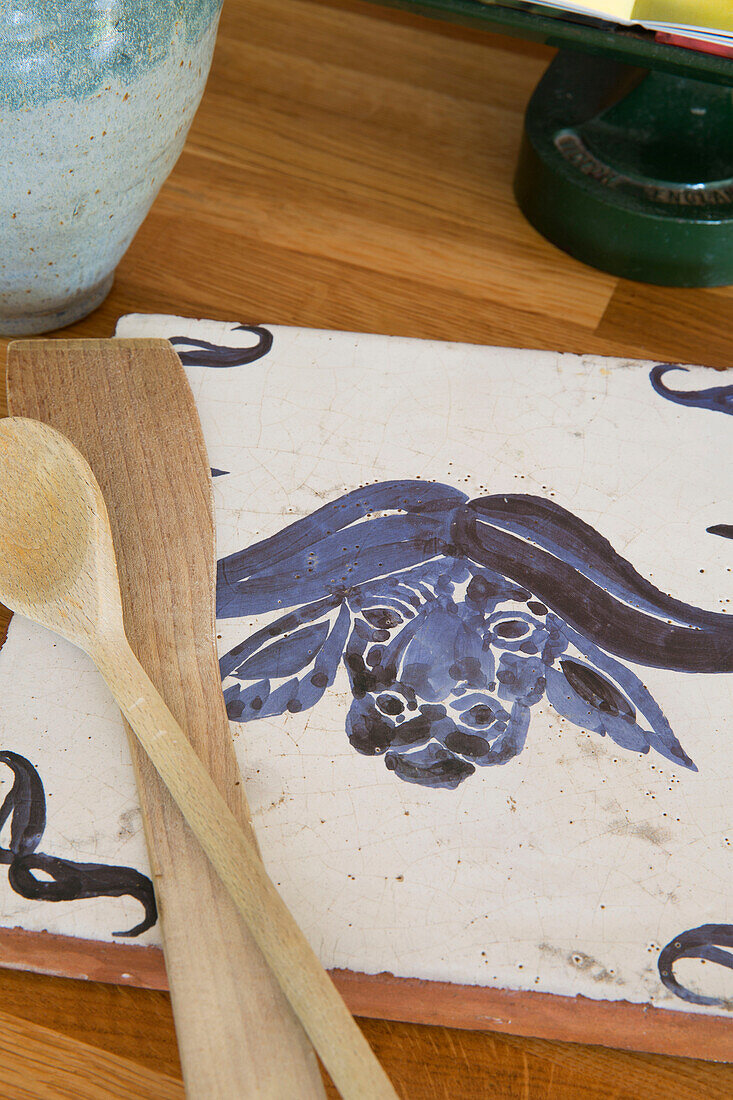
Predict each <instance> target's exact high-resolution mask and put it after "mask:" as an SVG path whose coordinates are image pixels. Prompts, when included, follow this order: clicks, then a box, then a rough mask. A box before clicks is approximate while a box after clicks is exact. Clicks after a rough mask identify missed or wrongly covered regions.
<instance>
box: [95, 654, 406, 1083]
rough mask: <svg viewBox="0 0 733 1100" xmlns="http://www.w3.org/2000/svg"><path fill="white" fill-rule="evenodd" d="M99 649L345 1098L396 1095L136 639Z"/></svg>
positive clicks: (112, 682) (127, 710)
mask: <svg viewBox="0 0 733 1100" xmlns="http://www.w3.org/2000/svg"><path fill="white" fill-rule="evenodd" d="M91 656H92V657H93V659H94V661H95V663H96V665H97V667H98V668H99V670H100V672H101V673H102V675H103V676H104V678H105V680H106V681H107V684H108V686H109V688H110V690H111V692H112V694H113V695H114V697H115V699H116V700H117V703H118V705H119V707H120V709H121V711H122V713H123V714H124V715H125V717H126V718H127V721H128V722H129V724H130V726H131V727H132V729H133V730H134V732H135V734H136V736H137V737H138V739H139V741H140V744H141V745H142V746H143V748H144V749H145V751H146V753H147V754H148V756H149V757H150V759H151V761H152V762H153V764H154V765H155V767H156V769H157V770H158V773H159V775H160V776H161V778H162V780H163V782H164V783H165V785H166V786H167V787H168V790H169V791H170V792H171V794H172V796H173V798H174V799H175V801H176V802H177V804H178V806H179V807H180V809H181V811H182V813H183V816H184V817H185V818H186V820H187V822H188V823H189V825H190V826H191V828H192V830H193V832H194V833H195V835H196V837H197V838H198V840H199V842H200V843H201V846H202V847H203V849H204V851H205V852H206V854H207V855H208V857H209V859H210V860H211V862H212V864H213V866H214V867H215V868H216V870H217V872H218V874H219V875H220V877H221V880H222V882H223V883H224V885H225V886H226V888H227V890H228V891H229V893H230V894H231V896H232V898H233V899H234V902H235V903H236V905H237V908H238V909H239V911H240V912H241V913H242V915H243V917H244V919H245V920H246V922H247V925H248V927H249V929H250V931H251V932H252V935H253V937H254V938H255V940H256V942H257V944H258V945H259V947H260V950H261V951H262V953H263V955H264V956H265V959H266V960H267V962H268V963H269V965H270V967H271V969H272V971H273V973H274V974H275V976H276V977H277V980H278V982H279V983H280V986H281V988H282V989H283V991H284V993H285V995H286V997H287V998H288V1000H289V1002H290V1004H291V1006H292V1008H293V1010H294V1011H295V1013H296V1015H297V1016H298V1018H299V1019H300V1021H301V1023H302V1025H303V1027H304V1028H305V1030H306V1032H307V1034H308V1036H309V1038H310V1040H311V1042H312V1043H313V1046H314V1047H315V1049H316V1051H317V1052H318V1054H319V1055H320V1057H321V1060H322V1062H323V1064H324V1065H325V1067H326V1069H327V1070H328V1072H329V1073H330V1075H331V1078H332V1080H333V1082H334V1084H335V1085H336V1087H337V1088H338V1090H339V1091H340V1093H341V1095H342V1096H343V1097H344V1100H396V1095H397V1094H396V1093H395V1091H394V1089H393V1088H392V1085H391V1084H390V1082H389V1080H388V1078H387V1076H386V1074H385V1072H384V1070H383V1069H382V1067H381V1066H380V1064H379V1062H378V1061H377V1059H376V1058H375V1057H374V1055H373V1053H372V1051H371V1048H370V1047H369V1044H368V1043H367V1041H366V1039H365V1038H364V1036H363V1035H362V1033H361V1031H360V1030H359V1027H358V1026H357V1024H356V1023H355V1021H354V1020H353V1018H352V1016H351V1014H350V1013H349V1011H348V1009H347V1008H346V1005H345V1004H344V1002H343V1000H342V999H341V997H340V995H339V994H338V993H337V991H336V989H335V987H334V985H333V983H332V982H331V980H330V978H329V977H328V975H327V974H326V972H325V970H324V969H323V967H322V966H321V964H320V962H319V961H318V959H317V957H316V955H315V953H314V952H313V950H312V948H311V947H310V945H309V944H308V941H307V940H306V938H305V936H304V935H303V933H302V932H301V931H300V929H299V928H298V926H297V924H296V923H295V921H294V920H293V918H292V916H291V915H290V912H289V911H288V909H287V907H286V906H285V903H284V902H283V900H282V898H281V897H280V895H279V894H278V892H277V890H276V889H275V887H274V886H273V884H272V882H271V881H270V879H269V877H268V875H267V873H266V871H265V869H264V866H263V864H262V861H261V860H260V858H259V855H258V852H257V849H256V848H255V845H254V844H253V842H252V840H250V839H249V837H247V836H246V835H245V834H244V833H243V831H242V829H241V828H240V827H239V825H238V823H237V821H236V819H235V817H234V815H233V814H232V813H231V811H230V809H229V807H228V806H227V804H226V802H225V801H224V799H223V798H222V796H221V795H220V793H219V791H218V790H217V788H216V786H215V785H214V783H213V781H212V780H211V777H210V776H209V773H208V772H207V770H206V768H205V767H204V765H203V764H202V763H201V761H200V760H199V758H198V756H197V755H196V753H195V752H194V750H193V749H192V748H191V744H190V742H189V741H188V739H187V737H186V735H185V734H184V732H183V730H182V729H181V727H180V726H179V725H178V723H177V722H176V720H175V719H174V717H173V715H172V714H171V713H170V711H169V710H168V708H167V706H166V705H165V703H164V702H163V700H162V699H161V697H160V695H159V694H158V692H157V690H156V688H155V687H154V686H153V684H152V682H151V681H150V679H149V678H148V676H147V674H146V673H145V671H144V669H143V668H142V666H141V665H140V663H139V661H138V660H137V658H136V657H135V655H134V653H133V652H132V650H131V649H130V647H129V645H128V643H127V639H126V638H125V637H124V635H122V636H116V637H113V638H109V639H106V640H105V642H104V645H103V647H102V648H101V649H100V650H99V651H98V652H96V653H92V654H91Z"/></svg>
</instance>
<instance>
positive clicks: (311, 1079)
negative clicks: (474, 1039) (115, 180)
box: [8, 340, 325, 1100]
mask: <svg viewBox="0 0 733 1100" xmlns="http://www.w3.org/2000/svg"><path fill="white" fill-rule="evenodd" d="M8 404H9V408H10V410H11V412H12V414H13V415H18V416H27V417H32V418H34V419H37V420H42V421H44V422H45V423H47V424H50V425H52V426H53V427H55V428H57V429H58V430H59V431H60V432H62V433H63V434H64V435H66V436H67V437H68V438H69V439H71V440H72V442H73V443H75V445H76V446H77V447H78V448H79V450H80V451H81V452H82V454H83V455H84V456H85V458H86V459H87V461H88V462H89V464H90V466H91V467H92V470H93V471H94V474H95V476H96V478H97V480H98V481H99V483H100V485H101V488H102V491H103V493H104V497H105V501H106V503H107V509H108V512H109V517H110V524H111V528H112V533H113V539H114V545H115V550H116V553H117V560H118V566H119V570H120V581H121V590H122V600H123V608H124V616H125V628H126V632H127V635H128V638H129V640H130V643H131V645H132V648H133V649H134V651H135V652H136V654H137V656H138V659H139V660H140V661H141V663H142V665H143V666H144V668H145V669H146V671H147V673H148V675H149V676H150V677H151V679H152V680H153V682H154V684H155V685H156V687H157V688H158V690H159V691H160V692H161V693H162V695H163V696H164V698H165V699H166V701H167V703H168V705H169V707H170V709H171V710H172V712H173V714H174V716H175V718H176V719H177V720H178V721H179V723H180V724H181V725H182V726H183V729H184V730H185V731H186V733H187V734H188V737H189V739H190V741H191V744H192V745H193V747H194V749H195V750H196V752H197V753H198V755H199V756H200V757H201V759H202V760H203V761H204V763H205V764H206V767H207V768H208V770H209V772H210V774H211V775H212V777H213V778H214V781H215V782H216V784H217V786H218V787H219V790H220V792H221V794H222V795H223V796H224V798H225V799H226V801H227V803H228V805H229V807H230V809H231V810H232V812H233V813H234V815H235V817H236V818H237V820H238V821H239V823H240V825H242V827H243V828H245V829H250V823H249V813H248V810H247V806H246V802H245V798H244V793H243V789H242V785H241V781H240V774H239V769H238V767H237V763H236V759H235V756H234V750H233V747H232V742H231V737H230V733H229V726H228V721H227V717H226V711H225V709H224V703H223V699H222V693H221V683H220V678H219V670H218V663H217V655H216V649H215V641H214V584H215V560H214V559H215V553H214V528H213V507H212V492H211V481H210V472H209V463H208V458H207V455H206V448H205V445H204V441H203V436H202V433H201V427H200V424H199V420H198V414H197V412H196V407H195V405H194V402H193V397H192V395H191V391H190V388H189V386H188V382H187V379H186V376H185V373H184V371H183V368H182V367H181V364H180V361H179V360H178V357H177V356H176V354H175V352H174V351H173V349H172V347H171V346H170V344H168V343H167V342H166V341H163V340H157V341H152V340H151V341H145V340H143V341H118V340H100V341H95V340H88V341H51V340H36V341H23V342H19V343H16V344H14V345H12V346H11V348H10V351H9V355H8ZM128 732H129V731H128ZM130 751H131V754H132V759H133V763H134V766H135V773H136V777H137V786H138V793H139V797H140V803H141V808H142V811H143V819H144V821H145V822H146V838H147V844H148V853H149V856H150V866H151V869H152V874H153V881H154V885H155V893H156V897H157V900H158V906H159V909H160V912H161V915H162V918H163V922H162V923H163V930H164V950H165V959H166V969H167V972H168V981H169V985H170V990H171V996H172V998H173V1008H174V1013H175V1019H176V1033H177V1036H178V1044H179V1048H180V1054H181V1062H182V1066H183V1073H184V1079H185V1082H186V1089H187V1093H188V1095H189V1096H190V1097H192V1098H196V1100H199V1098H200V1100H213V1098H219V1097H221V1098H229V1097H237V1098H240V1097H252V1098H254V1097H257V1098H270V1097H277V1098H282V1100H294V1098H296V1097H297V1098H303V1100H310V1098H313V1100H315V1098H319V1097H323V1096H324V1095H325V1094H324V1090H323V1085H322V1082H321V1078H320V1073H319V1070H318V1065H317V1062H316V1058H315V1056H314V1054H313V1052H312V1049H311V1047H310V1044H309V1043H308V1041H307V1038H306V1036H305V1034H304V1032H303V1030H302V1028H301V1027H300V1025H299V1024H298V1022H297V1021H296V1019H295V1017H294V1015H293V1013H292V1010H291V1009H290V1006H289V1004H288V1003H287V1001H286V999H285V997H284V995H283V994H282V992H281V990H280V989H279V987H278V985H277V983H276V981H275V979H274V977H273V976H272V974H271V972H270V970H269V969H268V967H267V965H266V964H265V962H264V959H263V957H262V955H261V953H260V951H259V948H258V947H257V946H256V944H255V942H254V940H253V939H252V936H251V934H250V933H249V931H248V929H247V927H246V925H245V923H244V921H243V919H242V918H241V916H240V915H239V913H238V911H237V909H236V907H235V905H234V903H233V902H232V900H231V898H230V897H229V895H228V893H227V892H226V890H225V889H224V887H223V885H222V883H221V881H220V879H219V878H218V876H217V875H216V874H215V873H214V871H213V869H212V868H211V866H210V864H209V862H208V860H207V858H206V856H205V855H204V853H203V851H202V849H201V848H200V846H199V844H198V843H197V841H196V839H195V837H194V836H193V834H192V832H191V831H190V829H189V828H188V826H187V825H186V823H185V822H184V820H183V817H182V815H181V813H180V811H179V810H178V808H177V806H176V805H175V803H174V802H173V799H172V798H171V796H170V795H169V793H168V791H167V790H166V788H165V786H164V785H163V783H162V782H161V780H160V779H159V777H158V775H157V774H156V772H155V770H154V768H153V767H152V766H151V764H150V761H149V760H148V758H147V757H146V755H145V753H144V752H143V750H142V749H141V748H140V747H139V745H138V743H137V741H136V740H135V738H134V737H133V736H132V734H130ZM250 835H252V834H251V832H250Z"/></svg>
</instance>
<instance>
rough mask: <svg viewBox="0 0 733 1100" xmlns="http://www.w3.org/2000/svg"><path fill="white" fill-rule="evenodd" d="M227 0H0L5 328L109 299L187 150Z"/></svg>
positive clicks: (35, 323) (0, 264) (23, 327)
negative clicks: (146, 221) (158, 198)
mask: <svg viewBox="0 0 733 1100" xmlns="http://www.w3.org/2000/svg"><path fill="white" fill-rule="evenodd" d="M220 8H221V3H220V0H156V2H155V3H152V2H147V0H145V2H143V0H70V2H69V0H66V2H65V0H55V2H47V0H43V2H40V0H10V2H6V3H3V2H2V0H0V157H1V158H2V162H3V174H2V179H1V180H0V225H1V226H2V230H1V231H0V245H1V246H2V247H1V248H0V333H9V334H20V333H31V332H43V331H48V330H50V329H54V328H59V327H61V326H62V325H65V324H69V323H71V322H72V321H74V320H76V319H78V318H79V317H82V316H84V314H86V313H88V312H89V311H90V310H92V309H94V308H95V307H96V306H97V305H98V304H99V303H100V302H101V301H102V300H103V298H104V297H105V295H106V294H107V292H108V291H109V288H110V286H111V285H112V279H113V275H114V269H115V267H116V265H117V263H118V262H119V260H120V258H121V257H122V255H123V254H124V252H125V250H126V249H127V247H128V245H129V244H130V241H131V240H132V238H133V236H134V234H135V233H136V231H137V229H138V228H139V226H140V224H141V222H142V220H143V218H144V217H145V215H146V214H147V212H148V210H149V208H150V206H151V204H152V202H153V199H154V198H155V196H156V194H157V192H158V190H159V189H160V187H161V185H162V183H163V181H164V180H165V178H166V177H167V175H168V173H169V172H170V171H171V169H172V167H173V165H174V164H175V162H176V160H177V159H178V156H179V154H180V152H181V149H182V147H183V142H184V140H185V137H186V134H187V132H188V128H189V126H190V124H191V120H192V118H193V115H194V113H195V111H196V108H197V106H198V103H199V101H200V99H201V94H202V92H203V88H204V84H205V82H206V77H207V74H208V70H209V65H210V63H211V55H212V52H213V47H214V41H215V37H216V28H217V23H218V17H219V11H220Z"/></svg>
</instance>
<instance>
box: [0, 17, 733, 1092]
mask: <svg viewBox="0 0 733 1100" xmlns="http://www.w3.org/2000/svg"><path fill="white" fill-rule="evenodd" d="M551 57H552V52H551V51H550V50H547V49H545V48H542V47H538V46H534V45H531V44H526V43H521V42H517V41H513V40H510V39H507V38H501V37H498V36H493V35H489V34H481V33H477V32H469V31H465V30H463V29H461V28H455V27H451V26H449V25H446V24H443V23H439V22H432V21H428V20H423V19H419V18H417V17H412V16H409V15H405V14H398V13H393V12H389V11H387V10H384V9H381V8H379V7H377V6H374V5H371V4H366V3H358V2H355V0H226V2H225V6H224V12H223V15H222V23H221V33H220V38H219V43H218V46H217V52H216V55H215V59H214V67H213V70H212V76H211V79H210V82H209V86H208V90H207V93H206V96H205V98H204V101H203V103H202V107H201V110H200V112H199V115H198V116H197V119H196V121H195V123H194V127H193V129H192V131H191V135H190V137H189V141H188V143H187V146H186V149H185V151H184V154H183V156H182V158H181V160H180V162H179V164H178V166H177V168H176V170H175V171H174V173H173V175H172V176H171V178H170V180H169V181H168V183H167V184H166V186H165V187H164V189H163V192H162V193H161V195H160V198H159V199H158V201H157V202H156V204H155V206H154V207H153V209H152V211H151V213H150V215H149V217H148V219H147V221H146V222H145V225H144V226H143V227H142V229H141V231H140V233H139V234H138V236H137V238H136V240H135V241H134V242H133V245H132V247H131V249H130V251H129V252H128V254H127V256H126V257H125V258H124V260H123V261H122V263H121V265H120V268H119V271H118V278H117V282H116V285H115V288H114V290H113V292H112V295H111V296H110V298H109V299H108V300H107V302H106V303H105V304H104V306H103V307H102V308H101V309H100V310H99V311H98V312H97V313H96V314H95V315H94V316H93V317H91V318H89V319H87V320H86V321H84V322H82V323H81V324H80V325H77V326H75V327H74V328H73V329H72V330H69V331H68V332H67V333H64V335H85V336H109V335H110V334H111V332H112V330H113V327H114V323H115V321H116V318H117V317H118V316H119V315H120V314H122V313H125V312H130V311H142V312H166V313H170V312H173V313H183V314H187V315H190V316H202V317H214V318H220V319H222V320H233V319H236V320H240V321H248V322H256V321H262V322H271V323H280V324H294V325H308V326H313V327H319V328H329V327H332V328H341V329H350V330H361V331H373V332H382V333H390V334H393V335H404V336H415V337H421V336H422V337H429V338H435V339H445V340H466V341H471V342H476V343H486V344H505V345H509V346H524V347H537V348H550V349H556V350H562V351H574V352H580V353H584V352H588V353H597V354H608V355H619V356H628V357H636V358H653V359H665V360H666V359H673V360H674V359H676V360H678V361H680V360H681V361H688V362H700V363H708V364H710V365H713V366H719V367H730V366H733V343H732V342H731V339H730V332H731V320H732V319H733V290H732V289H731V288H721V289H716V290H673V289H663V288H658V287H647V286H642V285H640V284H633V283H625V282H620V281H618V280H616V279H613V278H611V277H609V276H606V275H604V274H602V273H599V272H595V271H593V270H591V269H590V268H586V267H584V266H582V265H581V264H578V263H576V262H575V261H573V260H572V259H570V258H568V257H567V256H565V255H563V254H562V253H561V252H558V251H557V250H556V249H554V248H553V247H552V246H551V245H549V244H548V243H547V242H546V241H544V240H543V239H542V238H540V237H539V236H538V235H537V234H536V233H535V232H534V231H533V230H532V229H531V228H530V227H529V226H528V225H527V224H526V223H525V222H524V220H523V219H522V217H521V215H520V214H519V212H518V211H517V209H516V207H515V204H514V201H513V197H512V193H511V180H512V175H513V171H514V165H515V160H516V153H517V150H518V146H519V138H520V133H521V122H522V114H523V111H524V108H525V106H526V103H527V100H528V98H529V96H530V94H531V92H532V91H533V89H534V86H535V84H536V83H537V80H538V79H539V77H540V76H541V74H542V72H543V71H544V69H545V67H546V65H547V63H548V62H549V60H550V59H551ZM0 1003H2V1004H3V1006H4V1009H5V1010H6V1011H7V1012H9V1013H12V1014H13V1015H15V1016H17V1017H19V1018H21V1019H28V1020H30V1021H35V1022H39V1023H41V1022H45V1023H47V1025H48V1026H50V1027H53V1028H54V1029H55V1030H57V1031H59V1032H61V1033H65V1034H67V1035H70V1036H73V1037H76V1038H78V1039H81V1040H85V1041H87V1042H89V1043H91V1044H92V1045H94V1046H96V1047H98V1048H103V1049H105V1050H108V1051H111V1052H113V1053H117V1054H120V1055H122V1056H127V1057H130V1058H134V1059H135V1060H136V1061H138V1062H139V1063H140V1064H142V1065H145V1066H147V1067H150V1068H153V1069H158V1070H160V1071H163V1072H166V1073H170V1074H176V1073H177V1072H179V1070H178V1067H177V1060H176V1049H175V1040H174V1035H173V1028H172V1022H171V1016H170V1009H169V1004H168V999H167V995H166V994H164V993H159V992H154V991H144V990H135V989H128V988H123V987H117V986H107V985H98V984H94V983H88V982H72V981H66V980H63V979H50V978H45V977H42V976H38V975H33V974H21V973H17V972H14V971H1V972H0ZM362 1027H363V1029H364V1031H365V1033H366V1035H367V1037H368V1039H369V1040H370V1042H371V1044H372V1046H373V1047H374V1049H375V1051H376V1053H377V1055H378V1057H379V1058H380V1060H381V1061H382V1063H383V1065H384V1066H385V1068H386V1069H387V1070H388V1072H389V1073H390V1076H391V1077H392V1079H393V1080H394V1082H395V1084H396V1086H397V1089H398V1091H399V1092H400V1094H401V1095H402V1096H403V1097H404V1098H405V1100H444V1098H448V1097H450V1098H451V1100H479V1098H480V1100H484V1098H486V1097H488V1098H490V1100H520V1098H521V1100H535V1098H537V1100H608V1098H612V1100H638V1098H639V1097H644V1098H645V1100H668V1097H669V1096H671V1095H675V1096H680V1097H683V1098H684V1100H688V1098H689V1100H693V1098H695V1100H697V1098H700V1100H703V1098H705V1100H707V1098H710V1100H719V1098H720V1100H723V1098H728V1097H729V1096H731V1095H733V1069H732V1068H731V1067H729V1066H723V1065H713V1064H703V1063H700V1062H695V1061H693V1060H683V1059H675V1058H663V1057H658V1056H654V1055H641V1054H626V1053H623V1052H619V1051H613V1050H606V1049H602V1048H600V1047H582V1046H578V1045H571V1044H563V1043H556V1042H547V1041H541V1040H532V1039H516V1038H512V1037H510V1036H498V1035H490V1034H478V1033H472V1032H461V1031H451V1030H449V1029H446V1028H441V1027H419V1026H415V1025H407V1024H399V1023H393V1022H386V1023H382V1022H379V1021H363V1022H362ZM15 1058H16V1061H18V1062H19V1063H20V1064H21V1065H22V1058H23V1049H22V1046H21V1047H19V1048H18V1050H17V1051H16V1055H15ZM4 1064H5V1065H7V1064H9V1063H8V1060H7V1056H6V1057H5V1059H4ZM330 1095H335V1093H330Z"/></svg>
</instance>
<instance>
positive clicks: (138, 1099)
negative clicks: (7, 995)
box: [0, 1012, 184, 1100]
mask: <svg viewBox="0 0 733 1100" xmlns="http://www.w3.org/2000/svg"><path fill="white" fill-rule="evenodd" d="M19 1053H22V1059H21V1058H19V1057H18V1055H19ZM0 1064H2V1067H3V1069H2V1076H1V1077H0V1100H37V1098H38V1097H47V1098H49V1100H52V1098H53V1100H56V1098H57V1097H59V1098H60V1097H68V1098H69V1100H71V1098H72V1097H73V1100H99V1097H101V1096H105V1097H109V1100H149V1098H150V1097H153V1096H154V1097H155V1098H156V1100H184V1095H183V1085H182V1084H181V1082H180V1081H178V1080H177V1079H176V1078H175V1077H170V1076H168V1075H167V1074H163V1073H160V1072H158V1071H156V1070H153V1069H147V1068H146V1067H145V1066H141V1065H140V1064H139V1063H138V1062H134V1061H131V1060H130V1059H128V1058H120V1057H119V1056H118V1055H116V1054H109V1053H107V1052H105V1051H102V1050H98V1049H97V1048H96V1047H93V1046H89V1045H88V1044H87V1043H80V1042H79V1041H78V1039H72V1038H70V1037H69V1036H68V1035H61V1034H59V1032H58V1031H52V1030H51V1029H50V1028H46V1027H39V1026H38V1024H33V1023H30V1022H29V1021H27V1020H23V1019H20V1018H19V1017H17V1016H10V1015H8V1014H7V1013H6V1012H0Z"/></svg>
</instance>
